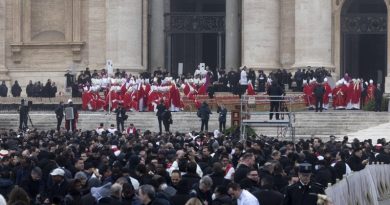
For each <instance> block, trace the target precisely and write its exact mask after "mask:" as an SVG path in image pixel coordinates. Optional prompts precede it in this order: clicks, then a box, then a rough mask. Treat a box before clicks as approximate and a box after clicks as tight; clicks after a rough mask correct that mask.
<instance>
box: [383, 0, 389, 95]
mask: <svg viewBox="0 0 390 205" xmlns="http://www.w3.org/2000/svg"><path fill="white" fill-rule="evenodd" d="M385 3H386V7H387V76H386V77H385V85H384V87H385V93H386V94H389V93H390V0H386V1H385Z"/></svg>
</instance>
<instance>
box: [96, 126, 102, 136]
mask: <svg viewBox="0 0 390 205" xmlns="http://www.w3.org/2000/svg"><path fill="white" fill-rule="evenodd" d="M103 131H104V128H102V127H101V128H100V127H98V128H96V133H98V134H99V135H101V134H102V132H103Z"/></svg>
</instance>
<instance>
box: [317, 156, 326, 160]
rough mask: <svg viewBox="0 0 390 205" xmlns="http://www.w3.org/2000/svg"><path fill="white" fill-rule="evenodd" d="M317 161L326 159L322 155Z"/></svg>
mask: <svg viewBox="0 0 390 205" xmlns="http://www.w3.org/2000/svg"><path fill="white" fill-rule="evenodd" d="M317 159H318V161H321V160H324V159H325V158H324V157H323V156H321V155H320V156H318V157H317Z"/></svg>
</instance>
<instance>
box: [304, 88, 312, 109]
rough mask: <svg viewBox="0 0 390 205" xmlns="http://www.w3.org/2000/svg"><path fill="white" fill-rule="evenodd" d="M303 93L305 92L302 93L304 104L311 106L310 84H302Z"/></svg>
mask: <svg viewBox="0 0 390 205" xmlns="http://www.w3.org/2000/svg"><path fill="white" fill-rule="evenodd" d="M303 93H304V94H305V95H304V98H305V99H304V100H305V104H306V106H309V107H310V106H311V105H313V104H312V102H313V99H312V98H313V89H312V86H310V85H308V84H306V85H304V86H303Z"/></svg>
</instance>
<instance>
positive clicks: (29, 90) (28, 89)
mask: <svg viewBox="0 0 390 205" xmlns="http://www.w3.org/2000/svg"><path fill="white" fill-rule="evenodd" d="M26 94H27V97H33V94H34V84H33V83H32V81H31V80H30V81H29V83H28V85H27V86H26Z"/></svg>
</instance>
